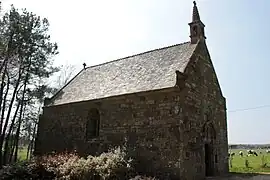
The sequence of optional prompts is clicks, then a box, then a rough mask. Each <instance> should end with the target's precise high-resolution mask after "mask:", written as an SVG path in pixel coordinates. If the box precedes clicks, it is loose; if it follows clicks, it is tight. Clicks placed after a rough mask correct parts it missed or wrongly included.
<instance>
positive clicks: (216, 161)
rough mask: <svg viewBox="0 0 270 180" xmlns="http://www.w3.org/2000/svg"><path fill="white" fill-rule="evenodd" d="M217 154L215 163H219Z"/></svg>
mask: <svg viewBox="0 0 270 180" xmlns="http://www.w3.org/2000/svg"><path fill="white" fill-rule="evenodd" d="M217 158H218V157H217V154H216V155H215V163H218V160H217Z"/></svg>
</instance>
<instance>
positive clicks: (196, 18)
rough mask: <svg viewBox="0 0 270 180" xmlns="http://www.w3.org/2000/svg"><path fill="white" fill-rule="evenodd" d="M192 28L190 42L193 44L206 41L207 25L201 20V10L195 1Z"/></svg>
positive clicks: (190, 24)
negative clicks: (205, 28)
mask: <svg viewBox="0 0 270 180" xmlns="http://www.w3.org/2000/svg"><path fill="white" fill-rule="evenodd" d="M188 25H189V26H190V36H189V37H190V42H191V44H195V43H197V42H198V41H199V40H205V39H206V37H205V34H204V27H205V25H204V24H203V22H202V21H201V19H200V14H199V10H198V7H197V4H196V2H195V1H193V12H192V22H191V23H189V24H188Z"/></svg>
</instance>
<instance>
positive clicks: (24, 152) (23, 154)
mask: <svg viewBox="0 0 270 180" xmlns="http://www.w3.org/2000/svg"><path fill="white" fill-rule="evenodd" d="M26 157H27V147H23V148H21V149H19V150H18V159H19V161H23V160H26Z"/></svg>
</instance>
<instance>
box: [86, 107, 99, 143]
mask: <svg viewBox="0 0 270 180" xmlns="http://www.w3.org/2000/svg"><path fill="white" fill-rule="evenodd" d="M99 126H100V114H99V111H98V109H95V108H93V109H91V110H90V111H89V113H88V117H87V122H86V140H90V139H92V138H95V137H98V136H99Z"/></svg>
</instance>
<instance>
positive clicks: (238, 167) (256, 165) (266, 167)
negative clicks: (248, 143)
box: [229, 149, 270, 173]
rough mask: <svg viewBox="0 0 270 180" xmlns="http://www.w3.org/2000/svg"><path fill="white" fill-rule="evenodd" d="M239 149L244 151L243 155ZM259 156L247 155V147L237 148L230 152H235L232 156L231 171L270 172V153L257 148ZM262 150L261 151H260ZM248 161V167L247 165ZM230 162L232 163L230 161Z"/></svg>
mask: <svg viewBox="0 0 270 180" xmlns="http://www.w3.org/2000/svg"><path fill="white" fill-rule="evenodd" d="M239 151H243V153H244V155H243V157H241V156H239ZM255 151H256V152H257V153H258V156H249V157H248V156H247V150H246V149H235V150H230V152H235V156H234V157H233V158H230V160H231V165H232V167H230V172H237V173H256V172H268V173H270V154H267V153H266V151H265V150H264V149H263V150H255ZM260 152H261V153H260ZM246 162H248V167H247V166H246ZM229 164H230V163H229Z"/></svg>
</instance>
